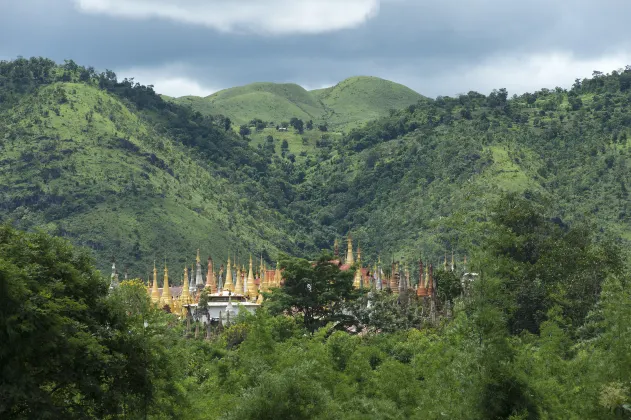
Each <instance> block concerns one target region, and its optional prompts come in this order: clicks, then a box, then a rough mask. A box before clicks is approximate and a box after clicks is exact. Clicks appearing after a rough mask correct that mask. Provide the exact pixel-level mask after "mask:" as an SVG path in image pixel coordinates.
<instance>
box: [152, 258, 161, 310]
mask: <svg viewBox="0 0 631 420" xmlns="http://www.w3.org/2000/svg"><path fill="white" fill-rule="evenodd" d="M151 301H152V302H153V303H156V304H157V303H159V302H160V291H159V290H158V269H157V268H156V262H155V261H154V262H153V287H152V288H151Z"/></svg>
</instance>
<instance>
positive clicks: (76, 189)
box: [0, 59, 631, 282]
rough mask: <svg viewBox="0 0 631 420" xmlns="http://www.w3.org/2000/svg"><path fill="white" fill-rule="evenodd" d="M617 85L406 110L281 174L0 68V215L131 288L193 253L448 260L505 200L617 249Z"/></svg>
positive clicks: (620, 173) (622, 181)
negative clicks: (508, 194)
mask: <svg viewBox="0 0 631 420" xmlns="http://www.w3.org/2000/svg"><path fill="white" fill-rule="evenodd" d="M630 84H631V70H630V69H627V70H624V71H620V72H612V73H611V74H609V75H604V74H600V73H595V74H594V77H593V78H591V79H586V80H582V81H580V80H577V81H576V82H575V84H574V86H573V87H572V88H571V89H570V90H563V89H560V88H559V89H556V90H546V89H544V90H541V91H538V92H534V93H528V94H525V95H521V96H519V97H512V98H509V97H508V93H507V92H506V91H505V90H503V89H500V90H498V91H494V92H493V93H491V94H490V95H488V96H485V95H482V94H479V93H475V92H470V93H468V94H466V95H462V96H459V97H457V98H448V97H439V98H437V99H435V100H429V99H423V100H421V101H420V102H418V103H417V104H415V105H410V106H408V107H406V108H403V109H400V110H398V111H394V112H392V113H390V114H389V115H388V116H386V117H383V118H380V119H377V120H373V121H371V122H368V123H367V124H366V125H364V126H361V127H359V128H356V129H354V130H352V131H351V132H350V133H349V134H348V135H346V136H343V137H335V136H327V135H326V134H327V133H324V132H320V134H319V135H320V136H321V139H319V140H317V143H315V144H313V145H310V146H308V147H307V146H305V147H304V148H303V149H302V150H301V152H300V154H301V156H297V153H293V152H292V150H291V149H290V148H289V149H286V150H285V149H283V150H282V153H279V152H281V150H279V145H276V142H278V139H272V141H271V142H268V141H267V140H265V141H256V140H252V139H251V137H253V136H254V134H251V135H250V134H243V135H237V134H236V133H235V132H234V127H233V125H232V124H231V122H230V121H229V120H228V119H227V118H225V117H223V116H221V115H218V116H204V115H202V114H200V113H198V112H195V111H193V110H191V109H190V107H187V106H181V105H177V104H174V103H171V102H168V101H164V100H162V99H161V98H160V97H159V96H158V95H156V94H155V93H154V92H153V90H152V88H151V87H144V86H141V85H139V84H137V83H134V81H133V80H123V81H118V80H116V76H115V75H114V74H113V73H112V72H109V71H107V72H104V73H101V74H98V73H96V72H95V71H94V70H93V69H90V68H84V67H80V66H78V65H76V64H75V63H74V62H72V61H67V62H66V63H65V64H63V65H55V64H54V63H53V62H51V61H49V60H45V59H31V60H24V59H20V60H15V61H12V62H3V63H2V64H1V65H0V98H1V102H0V104H1V105H0V141H1V142H2V143H1V149H0V156H1V160H2V162H3V165H2V167H1V168H0V185H1V190H2V197H3V199H2V207H1V210H0V211H1V215H2V219H3V220H12V221H13V222H14V223H15V224H16V225H17V226H19V227H22V228H26V229H34V228H36V227H43V228H44V229H45V230H46V231H48V232H50V233H53V234H58V235H62V236H65V237H68V238H69V239H71V240H72V241H73V242H74V243H75V244H79V245H84V246H87V247H89V248H91V249H92V250H93V251H94V252H96V256H97V261H98V266H99V267H100V268H101V269H106V268H107V266H108V264H109V261H110V259H111V257H112V256H115V257H116V258H117V261H118V262H119V268H120V269H121V270H122V266H124V265H128V266H129V267H130V271H131V272H132V273H133V274H135V275H146V273H147V270H148V269H149V267H150V266H151V265H152V262H153V260H154V259H158V260H162V259H163V258H165V257H166V258H167V259H168V260H169V261H172V262H173V263H176V265H183V264H185V263H188V264H190V262H191V261H192V258H193V256H194V252H195V250H196V249H197V248H200V249H201V250H202V253H203V254H212V255H213V256H214V257H215V258H216V259H220V260H224V259H227V257H228V255H229V254H234V253H237V252H239V253H240V255H241V257H243V258H242V259H241V260H242V261H243V260H244V259H245V258H244V256H245V255H246V254H248V253H250V252H252V253H254V254H256V255H258V254H262V255H263V257H264V259H266V260H267V261H268V262H272V261H273V260H274V259H276V257H277V253H278V251H279V250H283V251H287V252H289V253H292V254H296V255H313V253H314V252H316V251H317V250H318V249H322V248H330V247H331V244H332V242H333V240H334V238H335V237H336V236H338V237H339V236H341V235H345V234H346V233H348V232H349V231H352V232H353V234H354V236H355V238H357V239H358V240H359V241H360V243H361V246H362V249H363V250H364V252H365V253H364V255H365V260H366V261H368V262H370V261H374V260H375V259H376V257H377V255H378V254H381V255H382V256H383V258H384V259H385V258H389V257H388V256H391V255H392V254H396V255H397V256H398V257H399V258H401V257H403V258H404V259H405V260H408V261H411V260H413V259H415V258H417V257H418V255H419V254H423V255H424V256H426V257H428V258H430V259H433V260H434V261H437V260H438V259H439V258H442V256H443V255H444V253H445V251H447V252H449V251H450V250H451V249H454V250H455V252H456V254H457V255H458V259H461V258H462V256H463V254H465V253H466V252H467V250H468V249H469V248H470V247H471V246H472V245H474V244H476V243H479V232H476V231H474V230H472V229H471V228H470V226H471V225H470V223H468V222H469V221H474V220H476V221H477V220H484V219H485V218H486V217H487V215H486V214H485V213H484V210H483V209H485V208H487V206H486V204H488V203H489V202H492V201H493V200H494V199H495V198H497V197H498V196H499V194H500V193H502V192H505V191H513V192H517V193H519V194H521V195H523V196H524V197H526V198H527V199H529V200H536V201H538V202H545V203H547V205H546V211H547V214H548V217H550V218H552V219H554V220H557V221H558V223H559V224H560V225H562V226H565V225H567V224H574V223H578V222H587V223H591V229H593V231H594V232H595V233H597V234H598V235H601V236H603V235H612V236H613V237H615V238H618V239H620V238H622V239H626V240H629V239H631V236H630V225H629V223H630V221H631V219H630V217H631V214H630V209H629V203H628V188H629V182H631V179H630V176H631V175H630V174H629V170H628V168H627V166H628V162H629V140H628V135H629V127H630V123H631V110H630V109H629V100H630V99H631V91H630V89H629V87H630ZM349 89H350V88H349ZM316 93H317V94H318V96H320V97H321V98H325V97H327V96H328V97H329V100H332V99H331V96H332V95H333V96H334V93H335V89H333V90H330V91H321V92H316ZM322 100H324V99H322ZM345 101H346V100H345ZM360 105H361V106H368V105H366V104H364V103H363V102H362V104H358V106H360ZM282 147H283V146H282V145H281V147H280V148H282ZM176 282H177V280H176Z"/></svg>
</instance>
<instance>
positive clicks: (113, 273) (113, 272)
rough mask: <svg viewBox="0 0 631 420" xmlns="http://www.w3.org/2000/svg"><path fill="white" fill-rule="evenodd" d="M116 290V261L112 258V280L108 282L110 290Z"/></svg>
mask: <svg viewBox="0 0 631 420" xmlns="http://www.w3.org/2000/svg"><path fill="white" fill-rule="evenodd" d="M116 288H118V271H117V270H116V260H115V259H114V258H112V278H111V280H110V290H114V289H116Z"/></svg>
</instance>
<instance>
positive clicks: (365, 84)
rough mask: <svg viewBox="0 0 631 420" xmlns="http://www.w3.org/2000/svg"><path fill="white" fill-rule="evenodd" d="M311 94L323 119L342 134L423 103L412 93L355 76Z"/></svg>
mask: <svg viewBox="0 0 631 420" xmlns="http://www.w3.org/2000/svg"><path fill="white" fill-rule="evenodd" d="M312 94H313V95H314V96H315V97H316V98H317V99H318V100H319V101H320V102H322V104H324V106H325V108H326V110H327V114H326V117H325V119H326V120H327V121H328V122H329V124H331V126H333V127H343V129H344V130H349V129H352V128H356V127H359V126H361V125H363V124H364V123H366V122H367V121H370V120H373V119H376V118H379V117H383V116H385V115H387V113H388V112H390V110H397V109H399V108H404V107H406V106H409V105H412V104H415V103H417V102H418V101H420V100H423V99H424V96H422V95H420V94H418V93H417V92H415V91H413V90H412V89H410V88H408V87H406V86H403V85H401V84H398V83H394V82H390V81H388V80H383V79H380V78H378V77H368V76H358V77H351V78H349V79H346V80H344V81H342V82H340V83H338V84H337V85H335V86H333V87H330V88H326V89H319V90H315V91H313V92H312Z"/></svg>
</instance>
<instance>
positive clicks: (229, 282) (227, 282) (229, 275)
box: [223, 257, 234, 292]
mask: <svg viewBox="0 0 631 420" xmlns="http://www.w3.org/2000/svg"><path fill="white" fill-rule="evenodd" d="M231 268H232V267H231V265H230V257H228V266H227V267H226V278H225V280H224V282H223V288H224V290H228V291H229V292H234V283H233V282H232V269H231Z"/></svg>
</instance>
